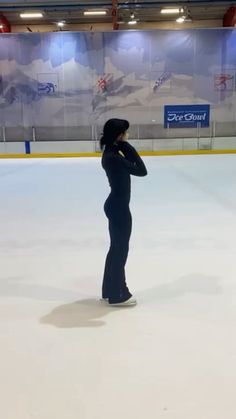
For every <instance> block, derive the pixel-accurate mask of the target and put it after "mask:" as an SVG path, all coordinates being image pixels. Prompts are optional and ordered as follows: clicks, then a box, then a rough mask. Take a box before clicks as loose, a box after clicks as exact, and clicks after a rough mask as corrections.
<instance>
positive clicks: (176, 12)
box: [161, 8, 183, 15]
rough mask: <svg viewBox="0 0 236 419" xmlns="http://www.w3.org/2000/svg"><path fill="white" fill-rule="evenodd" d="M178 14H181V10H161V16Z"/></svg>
mask: <svg viewBox="0 0 236 419" xmlns="http://www.w3.org/2000/svg"><path fill="white" fill-rule="evenodd" d="M179 12H183V9H177V8H174V9H170V8H169V9H161V14H163V15H174V14H178V13H179Z"/></svg>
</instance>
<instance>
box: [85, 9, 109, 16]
mask: <svg viewBox="0 0 236 419" xmlns="http://www.w3.org/2000/svg"><path fill="white" fill-rule="evenodd" d="M106 14H107V12H106V10H91V11H86V12H84V16H104V15H106Z"/></svg>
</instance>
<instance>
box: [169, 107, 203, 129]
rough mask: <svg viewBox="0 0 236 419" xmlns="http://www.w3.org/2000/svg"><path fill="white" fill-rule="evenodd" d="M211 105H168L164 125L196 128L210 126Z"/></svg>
mask: <svg viewBox="0 0 236 419" xmlns="http://www.w3.org/2000/svg"><path fill="white" fill-rule="evenodd" d="M209 120H210V105H176V106H173V105H171V106H170V105H166V106H165V107H164V127H165V128H167V127H172V128H194V127H197V126H200V127H209Z"/></svg>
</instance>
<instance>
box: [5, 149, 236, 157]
mask: <svg viewBox="0 0 236 419" xmlns="http://www.w3.org/2000/svg"><path fill="white" fill-rule="evenodd" d="M28 151H29V153H26V154H0V159H29V158H30V159H37V158H66V157H67V158H69V157H101V155H102V153H101V152H98V153H34V154H30V149H29V150H28ZM139 154H140V155H141V156H178V155H201V154H236V149H233V150H230V149H229V150H161V151H140V152H139Z"/></svg>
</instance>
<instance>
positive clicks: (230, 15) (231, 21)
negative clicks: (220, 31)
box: [223, 6, 236, 27]
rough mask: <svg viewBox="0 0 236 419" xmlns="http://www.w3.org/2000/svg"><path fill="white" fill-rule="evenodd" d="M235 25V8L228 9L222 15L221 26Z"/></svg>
mask: <svg viewBox="0 0 236 419" xmlns="http://www.w3.org/2000/svg"><path fill="white" fill-rule="evenodd" d="M235 24H236V7H235V6H232V7H230V8H229V9H228V10H227V12H226V13H225V15H224V18H223V26H228V27H229V26H235Z"/></svg>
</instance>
